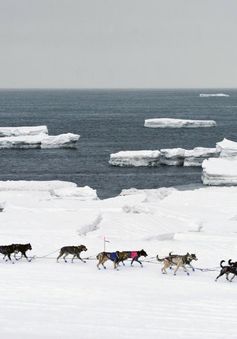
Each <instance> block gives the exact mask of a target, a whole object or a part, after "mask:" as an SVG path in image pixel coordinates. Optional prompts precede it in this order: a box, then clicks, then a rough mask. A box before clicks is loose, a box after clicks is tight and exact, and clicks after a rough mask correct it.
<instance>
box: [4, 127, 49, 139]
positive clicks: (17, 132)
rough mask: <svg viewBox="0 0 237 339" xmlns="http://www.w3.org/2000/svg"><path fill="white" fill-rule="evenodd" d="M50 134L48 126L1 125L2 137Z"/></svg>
mask: <svg viewBox="0 0 237 339" xmlns="http://www.w3.org/2000/svg"><path fill="white" fill-rule="evenodd" d="M41 133H43V134H48V128H47V126H19V127H0V137H13V136H14V137H17V136H21V135H37V134H41Z"/></svg>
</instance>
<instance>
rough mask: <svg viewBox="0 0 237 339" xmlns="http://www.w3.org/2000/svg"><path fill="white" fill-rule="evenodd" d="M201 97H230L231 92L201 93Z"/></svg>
mask: <svg viewBox="0 0 237 339" xmlns="http://www.w3.org/2000/svg"><path fill="white" fill-rule="evenodd" d="M199 96H200V98H208V97H229V94H224V93H213V94H209V93H201V94H199Z"/></svg>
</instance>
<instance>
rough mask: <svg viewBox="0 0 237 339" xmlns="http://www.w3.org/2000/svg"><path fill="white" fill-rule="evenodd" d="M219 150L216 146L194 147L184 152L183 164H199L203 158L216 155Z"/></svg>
mask: <svg viewBox="0 0 237 339" xmlns="http://www.w3.org/2000/svg"><path fill="white" fill-rule="evenodd" d="M219 154H220V151H218V150H217V149H216V148H205V147H195V148H194V149H192V150H185V152H184V158H185V159H184V166H201V165H202V162H203V161H204V160H205V159H208V158H211V157H218V156H219Z"/></svg>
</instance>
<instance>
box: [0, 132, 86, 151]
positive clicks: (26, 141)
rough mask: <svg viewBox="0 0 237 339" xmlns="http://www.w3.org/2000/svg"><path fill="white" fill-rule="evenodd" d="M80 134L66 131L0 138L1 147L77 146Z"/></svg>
mask: <svg viewBox="0 0 237 339" xmlns="http://www.w3.org/2000/svg"><path fill="white" fill-rule="evenodd" d="M79 137H80V136H79V135H77V134H72V133H66V134H60V135H56V136H49V135H47V134H44V133H41V134H38V135H32V136H30V135H21V136H12V137H2V138H0V149H3V148H17V149H18V148H21V149H26V148H68V147H75V144H76V142H77V140H78V139H79Z"/></svg>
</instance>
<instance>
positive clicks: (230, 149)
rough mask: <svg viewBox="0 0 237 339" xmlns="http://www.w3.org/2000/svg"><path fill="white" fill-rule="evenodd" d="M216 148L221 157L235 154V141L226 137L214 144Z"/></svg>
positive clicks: (236, 150)
mask: <svg viewBox="0 0 237 339" xmlns="http://www.w3.org/2000/svg"><path fill="white" fill-rule="evenodd" d="M216 148H217V150H218V151H219V152H220V156H221V157H233V156H237V142H235V141H231V140H228V139H225V138H224V139H223V140H222V141H220V142H217V144H216Z"/></svg>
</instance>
